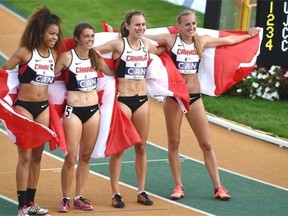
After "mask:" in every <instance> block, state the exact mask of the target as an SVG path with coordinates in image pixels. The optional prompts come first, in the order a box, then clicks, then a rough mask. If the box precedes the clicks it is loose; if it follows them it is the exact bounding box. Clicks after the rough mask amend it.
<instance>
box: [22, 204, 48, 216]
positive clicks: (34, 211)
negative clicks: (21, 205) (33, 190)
mask: <svg viewBox="0 0 288 216" xmlns="http://www.w3.org/2000/svg"><path fill="white" fill-rule="evenodd" d="M27 209H28V215H46V214H48V213H49V210H48V209H43V208H41V207H40V206H38V205H37V204H36V203H34V202H30V203H29V207H28V208H27Z"/></svg>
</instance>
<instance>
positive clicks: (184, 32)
mask: <svg viewBox="0 0 288 216" xmlns="http://www.w3.org/2000/svg"><path fill="white" fill-rule="evenodd" d="M178 26H179V31H180V34H181V36H182V37H183V38H192V37H193V36H194V35H195V34H196V27H197V22H196V17H195V15H194V14H188V15H182V16H181V17H179V23H178Z"/></svg>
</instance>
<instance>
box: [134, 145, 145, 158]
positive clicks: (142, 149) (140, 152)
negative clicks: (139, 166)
mask: <svg viewBox="0 0 288 216" xmlns="http://www.w3.org/2000/svg"><path fill="white" fill-rule="evenodd" d="M135 152H136V154H138V155H145V154H146V143H145V144H143V143H139V144H136V145H135Z"/></svg>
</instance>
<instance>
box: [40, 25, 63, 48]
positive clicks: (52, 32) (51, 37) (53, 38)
mask: <svg viewBox="0 0 288 216" xmlns="http://www.w3.org/2000/svg"><path fill="white" fill-rule="evenodd" d="M58 37H59V27H58V26H57V25H55V24H51V25H49V26H48V27H47V29H46V30H45V32H44V33H43V35H42V42H43V44H44V45H45V46H47V47H48V48H51V49H52V48H53V47H54V46H55V44H56V42H57V41H58Z"/></svg>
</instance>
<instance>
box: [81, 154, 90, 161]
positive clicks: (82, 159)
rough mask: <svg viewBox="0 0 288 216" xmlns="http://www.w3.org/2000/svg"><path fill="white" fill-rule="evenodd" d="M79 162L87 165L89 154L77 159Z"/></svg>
mask: <svg viewBox="0 0 288 216" xmlns="http://www.w3.org/2000/svg"><path fill="white" fill-rule="evenodd" d="M79 161H81V162H83V163H89V162H90V154H81V155H80V157H79Z"/></svg>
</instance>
